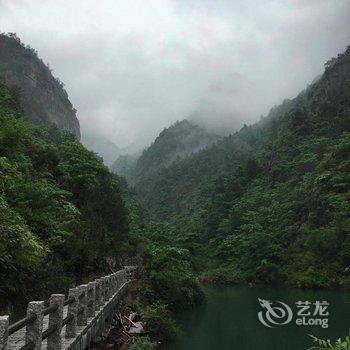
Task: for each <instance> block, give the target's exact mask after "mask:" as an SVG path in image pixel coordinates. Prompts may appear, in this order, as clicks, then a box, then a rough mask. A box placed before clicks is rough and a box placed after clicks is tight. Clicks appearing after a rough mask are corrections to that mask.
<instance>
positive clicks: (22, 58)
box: [0, 33, 80, 139]
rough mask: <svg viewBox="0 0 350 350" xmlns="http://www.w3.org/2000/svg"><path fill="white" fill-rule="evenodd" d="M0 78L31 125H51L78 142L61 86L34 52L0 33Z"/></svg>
mask: <svg viewBox="0 0 350 350" xmlns="http://www.w3.org/2000/svg"><path fill="white" fill-rule="evenodd" d="M0 77H1V79H2V80H3V81H5V83H6V85H7V86H9V87H10V88H11V90H12V94H13V95H14V96H15V97H16V98H17V99H18V100H19V102H20V106H21V108H22V110H23V112H24V114H25V116H26V118H28V119H29V120H30V121H31V122H33V123H36V124H40V125H48V124H50V123H54V124H56V125H57V127H58V128H59V129H61V130H68V131H70V132H71V133H73V134H74V135H75V136H76V137H77V138H78V139H80V127H79V121H78V119H77V117H76V110H75V109H74V108H73V106H72V104H71V103H70V101H69V99H68V95H67V93H66V91H65V90H64V85H63V83H62V82H61V81H60V80H59V79H57V78H54V77H53V75H52V74H51V71H50V69H49V68H48V67H47V66H46V65H45V64H44V62H43V61H42V60H41V59H40V58H39V57H38V55H37V52H36V51H35V50H34V49H32V48H30V47H29V46H24V44H23V43H21V41H20V39H19V38H18V37H17V36H16V35H15V34H13V33H11V34H0Z"/></svg>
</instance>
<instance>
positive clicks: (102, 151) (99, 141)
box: [81, 134, 121, 166]
mask: <svg viewBox="0 0 350 350" xmlns="http://www.w3.org/2000/svg"><path fill="white" fill-rule="evenodd" d="M81 142H82V143H83V145H84V146H85V147H86V148H87V149H89V150H91V151H94V152H95V153H97V154H98V155H99V156H100V157H102V158H103V161H104V163H105V164H106V165H108V166H110V165H111V164H112V163H113V161H114V160H115V159H116V157H118V156H119V154H120V153H121V149H120V148H119V147H118V146H117V145H116V144H115V143H113V142H112V141H109V140H107V139H105V138H104V137H101V136H99V135H97V134H95V135H94V134H83V135H82V139H81Z"/></svg>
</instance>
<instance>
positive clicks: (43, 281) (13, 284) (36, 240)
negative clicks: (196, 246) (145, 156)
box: [0, 83, 129, 300]
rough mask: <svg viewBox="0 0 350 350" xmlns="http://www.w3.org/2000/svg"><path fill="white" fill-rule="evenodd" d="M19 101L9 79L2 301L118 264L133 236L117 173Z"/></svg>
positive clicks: (3, 104)
mask: <svg viewBox="0 0 350 350" xmlns="http://www.w3.org/2000/svg"><path fill="white" fill-rule="evenodd" d="M17 106H18V104H17V102H16V100H15V99H14V98H13V97H12V95H11V93H10V91H9V90H8V88H7V87H6V86H5V85H4V84H2V83H1V84H0V124H1V129H0V207H1V210H0V231H1V234H0V252H1V254H0V255H1V257H0V259H1V265H0V279H1V281H2V283H1V290H0V293H1V299H2V300H5V299H6V298H10V297H13V298H15V297H18V296H19V295H20V296H21V297H22V298H23V299H26V297H27V296H28V295H30V296H31V298H33V293H35V294H37V295H40V294H42V293H43V292H44V291H45V293H48V292H50V291H51V290H54V291H56V292H57V291H58V290H59V289H61V290H62V289H63V288H64V287H66V286H67V285H68V284H69V281H74V280H76V279H81V278H82V276H84V275H86V274H89V273H93V272H98V271H100V270H102V269H105V268H106V266H107V264H113V263H115V262H116V257H117V256H118V255H119V253H120V252H121V250H123V244H125V243H126V242H127V240H128V236H127V230H128V222H129V219H128V215H127V210H126V208H125V205H124V202H123V200H122V198H121V194H120V189H119V184H118V181H117V179H116V177H115V176H114V175H112V174H111V173H110V172H109V171H108V169H107V168H106V167H105V166H104V165H103V163H102V161H101V159H100V158H98V157H97V156H96V155H95V154H94V153H92V152H90V151H88V150H86V149H85V148H84V147H83V146H82V145H81V144H80V143H78V142H77V141H76V139H75V137H74V136H73V135H71V134H68V133H64V132H60V131H58V129H56V128H55V127H52V128H50V129H43V128H41V127H37V126H34V125H33V124H30V123H29V122H27V121H26V120H25V119H23V118H22V116H21V115H20V114H19V112H18V110H19V108H17ZM23 287H25V288H23Z"/></svg>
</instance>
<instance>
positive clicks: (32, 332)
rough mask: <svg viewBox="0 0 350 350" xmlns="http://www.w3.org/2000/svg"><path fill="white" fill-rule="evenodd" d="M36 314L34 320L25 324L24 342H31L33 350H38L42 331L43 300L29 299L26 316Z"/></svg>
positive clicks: (27, 343)
mask: <svg viewBox="0 0 350 350" xmlns="http://www.w3.org/2000/svg"><path fill="white" fill-rule="evenodd" d="M32 315H36V319H35V321H33V322H31V323H29V324H28V325H27V326H26V336H25V344H26V345H29V344H33V350H40V349H41V343H42V339H41V337H42V333H43V319H44V302H43V301H31V302H30V303H29V304H28V307H27V316H32Z"/></svg>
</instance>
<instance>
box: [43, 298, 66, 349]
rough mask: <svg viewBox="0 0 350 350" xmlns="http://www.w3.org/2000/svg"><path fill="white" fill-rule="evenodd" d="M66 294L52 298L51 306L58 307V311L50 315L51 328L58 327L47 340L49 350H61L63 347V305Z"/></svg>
mask: <svg viewBox="0 0 350 350" xmlns="http://www.w3.org/2000/svg"><path fill="white" fill-rule="evenodd" d="M64 299H65V295H64V294H52V295H51V298H50V305H57V306H58V307H57V310H56V311H54V312H51V313H50V315H49V327H51V326H54V325H56V326H57V328H56V330H55V332H53V333H52V334H50V335H49V337H48V338H47V350H60V349H61V347H62V338H61V331H62V321H63V303H64Z"/></svg>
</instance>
